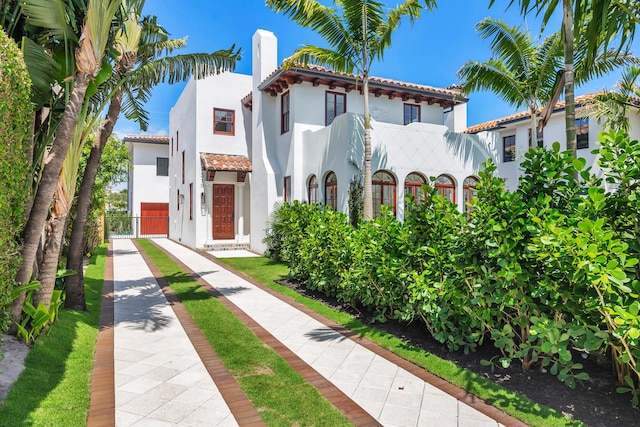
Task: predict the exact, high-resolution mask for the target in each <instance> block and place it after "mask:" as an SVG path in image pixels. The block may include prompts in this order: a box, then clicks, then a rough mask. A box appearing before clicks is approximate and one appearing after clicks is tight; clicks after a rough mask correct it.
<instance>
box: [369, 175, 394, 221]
mask: <svg viewBox="0 0 640 427" xmlns="http://www.w3.org/2000/svg"><path fill="white" fill-rule="evenodd" d="M371 184H372V192H373V215H374V216H380V211H381V208H382V206H390V207H391V209H392V210H393V214H394V215H395V214H396V180H395V178H394V177H393V175H391V174H390V173H389V172H387V171H378V172H376V173H375V174H373V178H372V179H371Z"/></svg>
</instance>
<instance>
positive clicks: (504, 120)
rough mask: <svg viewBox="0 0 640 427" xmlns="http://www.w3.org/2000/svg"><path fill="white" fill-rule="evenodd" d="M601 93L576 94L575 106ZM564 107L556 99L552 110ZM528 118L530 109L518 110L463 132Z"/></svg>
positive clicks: (588, 101)
mask: <svg viewBox="0 0 640 427" xmlns="http://www.w3.org/2000/svg"><path fill="white" fill-rule="evenodd" d="M602 93H603V92H596V93H590V94H587V95H582V96H576V98H575V100H576V106H577V107H580V106H584V105H587V104H589V103H591V102H593V100H594V99H595V98H596V97H597V96H598V95H601V94H602ZM564 107H565V102H564V101H558V102H556V105H555V107H554V108H553V112H556V111H560V110H563V109H564ZM541 111H542V108H538V110H537V113H538V114H539V113H540V112H541ZM530 118H531V112H530V111H520V112H519V113H515V114H511V115H510V116H505V117H501V118H499V119H496V120H491V121H490V122H484V123H480V124H477V125H474V126H470V127H468V128H467V129H466V130H465V131H464V133H478V132H482V131H489V130H496V129H500V128H501V127H503V125H505V124H507V123H512V122H518V121H521V120H527V119H530Z"/></svg>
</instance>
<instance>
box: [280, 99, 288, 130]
mask: <svg viewBox="0 0 640 427" xmlns="http://www.w3.org/2000/svg"><path fill="white" fill-rule="evenodd" d="M281 109H282V113H281V116H280V133H287V132H289V92H287V93H285V94H283V95H282V105H281Z"/></svg>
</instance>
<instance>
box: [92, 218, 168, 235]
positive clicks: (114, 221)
mask: <svg viewBox="0 0 640 427" xmlns="http://www.w3.org/2000/svg"><path fill="white" fill-rule="evenodd" d="M158 230H169V217H168V216H143V217H141V216H129V215H120V216H107V217H105V224H104V239H105V240H109V239H137V238H140V237H142V238H151V237H169V235H168V233H167V232H160V233H159V232H158Z"/></svg>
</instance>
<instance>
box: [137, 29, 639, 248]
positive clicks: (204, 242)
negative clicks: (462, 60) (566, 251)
mask: <svg viewBox="0 0 640 427" xmlns="http://www.w3.org/2000/svg"><path fill="white" fill-rule="evenodd" d="M252 58H253V62H252V73H251V75H244V74H238V73H229V72H225V73H222V74H219V75H216V76H212V77H208V78H206V79H202V80H196V79H191V80H190V81H189V82H188V83H187V85H186V86H185V89H184V90H183V92H182V94H181V95H180V97H179V99H178V101H177V102H176V104H175V106H174V107H173V108H172V109H171V112H170V135H169V136H165V137H157V136H130V137H126V138H125V141H126V142H127V145H128V146H129V148H130V150H131V154H132V158H133V169H132V172H131V174H130V183H129V210H130V214H131V215H133V216H140V217H142V218H141V225H140V228H141V230H140V231H142V234H150V232H152V233H162V234H168V236H169V237H170V238H171V239H173V240H176V241H179V242H182V243H183V244H185V245H187V246H190V247H193V248H211V249H234V248H250V249H252V250H254V251H257V252H263V251H264V249H265V245H264V243H263V239H264V236H265V231H266V229H267V227H268V222H269V217H270V214H271V213H272V212H273V210H274V208H275V207H277V206H278V204H280V203H282V202H286V201H292V200H299V201H303V202H307V203H316V202H318V203H323V204H326V205H330V206H332V207H333V208H334V209H337V210H341V211H345V212H348V209H349V189H350V185H351V183H352V182H353V181H354V180H359V179H361V175H362V164H363V159H364V142H363V121H362V112H363V97H362V86H361V81H360V80H359V79H358V77H357V76H354V75H345V74H340V73H335V72H333V71H331V70H328V69H326V68H323V67H319V66H315V65H310V66H307V67H295V66H294V67H292V68H284V67H279V66H278V62H277V39H276V37H275V35H274V34H273V33H271V32H269V31H264V30H258V31H257V32H256V33H255V34H254V36H253V41H252ZM369 96H370V109H371V117H372V132H371V136H372V153H373V159H372V171H373V196H374V212H375V213H376V214H379V213H380V210H381V207H382V206H383V205H386V206H388V207H389V208H390V210H391V212H392V213H393V214H394V215H395V216H396V217H397V218H398V219H400V220H402V219H403V218H404V210H405V197H406V196H408V195H413V196H417V195H418V194H419V193H420V191H421V187H422V185H423V184H425V183H427V182H428V180H433V185H434V186H435V187H436V189H437V191H438V192H439V193H440V194H441V195H443V196H445V197H447V198H449V199H450V200H451V202H452V203H454V204H456V205H457V206H458V208H459V209H460V210H464V209H466V202H468V201H469V200H470V199H471V197H473V194H474V191H475V183H476V182H477V178H476V176H477V172H478V170H479V169H480V168H481V166H482V163H484V162H485V161H486V160H487V159H489V158H492V159H493V160H494V162H495V163H496V164H497V165H498V173H499V175H500V176H501V177H502V178H503V179H504V180H505V182H506V185H507V188H509V189H511V190H514V189H515V188H516V187H517V185H518V178H519V176H520V174H521V170H520V168H519V165H520V163H521V161H522V160H523V159H524V153H525V152H526V151H527V149H528V148H529V147H531V146H534V145H538V146H541V147H547V148H550V147H551V145H552V144H553V143H554V142H555V141H558V142H560V144H561V146H562V148H563V149H564V148H565V147H566V145H565V131H564V122H565V118H564V103H563V102H558V103H557V104H556V106H555V108H554V110H553V112H552V114H551V116H550V119H549V121H548V123H547V125H546V127H545V128H544V131H543V132H541V133H539V134H538V138H537V141H532V140H531V138H530V136H529V135H530V126H531V116H530V113H529V112H521V113H517V114H513V115H510V116H507V117H503V118H500V119H497V120H493V121H491V122H487V123H482V124H479V125H475V126H471V127H467V123H466V108H467V102H468V99H466V98H465V97H464V96H463V95H462V94H461V92H460V91H459V90H458V88H457V87H449V88H436V87H431V86H425V85H420V84H413V83H406V82H400V81H396V80H390V79H384V78H377V77H371V78H370V84H369ZM593 98H594V95H586V96H580V97H577V98H576V102H577V108H576V128H577V133H578V156H579V157H584V158H585V159H586V160H587V165H589V166H593V167H594V171H595V172H596V173H598V170H597V166H596V156H595V155H594V154H592V152H591V151H592V150H594V149H595V148H597V140H598V133H599V132H601V131H602V130H603V125H602V124H601V123H599V122H598V120H596V119H595V118H594V116H593V114H592V113H591V110H590V109H589V108H588V105H589V104H590V103H591V101H592V100H593ZM637 112H638V109H637V108H636V109H634V111H633V112H632V113H630V114H629V120H630V123H631V137H632V138H633V139H640V116H639V115H638V114H637ZM166 216H168V217H169V221H168V224H167V221H166V220H164V221H161V223H162V224H164V225H162V224H160V223H158V224H156V223H155V222H151V220H150V219H149V217H166ZM145 217H146V219H145Z"/></svg>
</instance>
